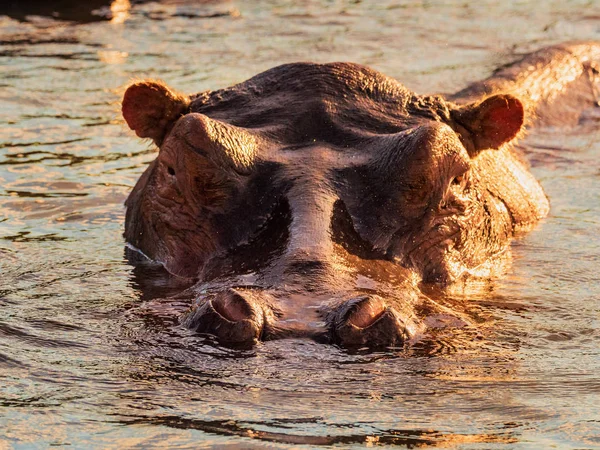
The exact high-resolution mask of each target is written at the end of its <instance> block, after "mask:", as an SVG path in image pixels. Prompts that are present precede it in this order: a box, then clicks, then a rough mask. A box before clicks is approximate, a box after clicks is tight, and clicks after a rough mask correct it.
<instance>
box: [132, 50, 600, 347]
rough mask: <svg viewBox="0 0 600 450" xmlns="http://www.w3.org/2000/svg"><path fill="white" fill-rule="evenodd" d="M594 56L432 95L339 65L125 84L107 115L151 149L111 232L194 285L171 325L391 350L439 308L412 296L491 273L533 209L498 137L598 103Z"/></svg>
mask: <svg viewBox="0 0 600 450" xmlns="http://www.w3.org/2000/svg"><path fill="white" fill-rule="evenodd" d="M599 61H600V45H598V44H594V43H578V44H565V45H561V46H555V47H550V48H546V49H543V50H540V51H538V52H536V53H533V54H531V55H528V56H526V57H525V58H524V59H522V60H521V61H519V62H517V63H515V64H513V65H511V66H508V67H505V68H503V69H501V70H499V71H497V72H496V73H495V74H494V75H493V76H492V77H490V78H489V79H487V80H484V81H482V82H479V83H475V84H473V85H472V86H470V87H468V88H467V89H465V90H463V91H460V92H458V93H457V94H455V95H452V96H448V97H446V98H444V97H443V96H420V95H417V94H414V93H412V92H410V91H409V90H408V89H406V88H405V87H403V86H402V85H401V84H399V83H398V82H397V81H395V80H393V79H390V78H388V77H386V76H384V75H382V74H380V73H378V72H375V71H374V70H372V69H369V68H367V67H364V66H360V65H357V64H349V63H332V64H324V65H320V64H309V63H298V64H289V65H284V66H279V67H276V68H274V69H271V70H268V71H266V72H264V73H261V74H259V75H257V76H255V77H254V78H251V79H250V80H248V81H246V82H244V83H241V84H238V85H235V86H233V87H230V88H227V89H223V90H219V91H213V92H203V93H200V94H197V95H193V96H191V97H188V96H184V95H181V94H177V93H175V92H174V91H173V90H171V89H170V88H168V87H166V86H165V85H163V84H160V83H158V82H155V81H142V82H137V83H134V84H132V85H131V86H130V87H129V88H128V90H127V92H126V93H125V96H124V99H123V115H124V117H125V119H126V121H127V123H128V125H129V126H130V128H131V129H133V130H134V131H135V132H136V134H137V135H138V136H140V137H149V138H151V139H153V140H154V142H155V143H156V145H157V146H158V147H159V148H160V151H159V154H158V157H157V158H156V160H155V161H154V162H153V163H152V164H151V165H150V167H149V168H148V169H147V170H146V172H145V173H144V174H143V175H142V177H141V178H140V180H139V181H138V183H137V185H136V186H135V188H134V190H133V192H132V193H131V195H130V196H129V198H128V200H127V202H126V206H127V217H126V224H125V238H126V240H127V241H128V242H129V243H130V244H131V245H133V246H134V247H136V248H137V249H139V250H141V251H142V252H143V253H144V254H146V255H147V256H148V257H150V258H151V259H153V260H156V261H159V262H161V263H162V264H163V265H164V267H165V268H166V269H167V270H168V271H169V272H171V273H172V274H175V275H177V276H180V277H187V278H191V279H194V280H197V284H196V285H195V287H194V288H193V289H192V291H191V292H192V293H194V295H195V297H196V300H195V306H194V307H193V308H192V310H191V311H190V313H189V314H187V315H186V316H185V317H184V318H183V323H184V325H186V326H188V327H190V328H192V329H194V330H197V331H199V332H203V333H209V334H212V335H215V336H217V337H218V338H219V339H220V340H221V341H222V342H225V343H230V344H231V343H239V344H248V343H253V342H256V341H257V340H265V339H276V338H281V337H286V336H305V337H312V338H314V339H317V340H319V341H323V342H331V343H336V344H339V345H342V346H346V347H364V346H367V347H378V346H390V345H402V344H403V343H404V342H406V341H407V340H409V339H411V338H412V337H414V336H416V335H419V334H420V333H423V332H424V331H425V330H426V327H427V326H428V325H432V324H436V323H447V322H449V321H448V320H446V319H445V318H444V317H449V316H451V315H452V314H450V313H447V312H445V311H442V310H441V309H440V307H438V306H436V305H435V304H434V303H433V302H431V301H429V299H428V298H427V296H425V295H423V293H422V291H421V290H422V289H423V288H427V286H439V287H442V288H448V287H452V286H453V285H456V284H464V283H466V282H467V281H468V280H472V279H487V280H489V279H492V278H493V277H495V276H497V275H499V274H501V273H502V271H503V270H504V269H505V267H506V262H507V260H509V258H510V254H509V244H510V241H511V238H512V236H513V235H514V233H515V231H518V230H522V229H527V228H529V227H531V226H532V225H534V224H535V223H536V222H537V221H539V220H540V219H541V218H543V217H544V216H545V215H546V214H547V213H548V209H549V206H548V201H547V199H546V197H545V195H544V192H543V191H542V188H541V187H540V185H539V184H538V182H537V181H536V180H535V179H534V177H533V176H532V175H531V173H530V172H529V170H528V167H527V165H526V164H525V163H524V162H523V159H522V157H521V155H519V154H518V152H516V150H515V149H514V143H515V141H516V138H518V137H519V136H520V135H521V134H522V133H523V132H524V128H525V127H529V128H531V127H533V126H535V125H536V124H544V125H547V124H552V125H572V124H573V123H575V122H576V121H577V119H578V117H579V116H580V114H581V113H582V111H584V110H585V109H586V108H590V107H594V106H597V104H598V103H597V102H598V95H597V93H598V91H597V89H598V76H597V75H598V70H597V67H598V66H597V64H598V62H599ZM459 316H460V315H459V314H457V315H456V317H455V318H454V319H455V320H451V321H450V322H452V323H454V324H456V323H464V322H461V320H460V319H457V317H459ZM434 326H435V325H434Z"/></svg>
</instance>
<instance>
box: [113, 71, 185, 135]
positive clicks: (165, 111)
mask: <svg viewBox="0 0 600 450" xmlns="http://www.w3.org/2000/svg"><path fill="white" fill-rule="evenodd" d="M189 105H190V98H189V97H187V96H185V95H182V94H179V93H177V92H174V91H173V90H171V89H169V88H168V87H167V86H165V85H164V84H162V83H160V82H157V81H152V80H146V81H138V82H135V83H133V84H132V85H130V86H129V87H128V88H127V91H125V95H124V96H123V103H122V106H121V110H122V112H123V117H124V118H125V120H126V121H127V125H129V128H131V129H132V130H134V131H135V134H137V135H138V136H139V137H141V138H152V139H153V140H154V142H155V143H156V145H160V144H161V143H162V140H163V138H164V137H165V135H166V134H167V131H169V129H170V128H171V127H172V126H173V123H174V122H175V121H176V120H177V119H178V118H179V117H181V116H182V115H183V114H185V112H186V111H187V109H188V108H189Z"/></svg>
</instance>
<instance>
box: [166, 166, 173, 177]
mask: <svg viewBox="0 0 600 450" xmlns="http://www.w3.org/2000/svg"><path fill="white" fill-rule="evenodd" d="M167 172H169V175H171V176H175V169H173V168H172V167H171V166H169V167H167Z"/></svg>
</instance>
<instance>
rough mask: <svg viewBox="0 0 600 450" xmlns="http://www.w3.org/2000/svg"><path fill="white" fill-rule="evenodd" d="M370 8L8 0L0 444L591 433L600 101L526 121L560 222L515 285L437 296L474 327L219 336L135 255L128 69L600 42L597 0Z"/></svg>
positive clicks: (206, 72) (206, 76)
mask: <svg viewBox="0 0 600 450" xmlns="http://www.w3.org/2000/svg"><path fill="white" fill-rule="evenodd" d="M367 3H368V2H346V1H341V0H340V1H337V0H336V1H324V0H323V1H317V0H315V1H301V2H290V1H276V0H272V1H266V0H265V1H255V2H236V1H230V2H226V1H202V2H190V1H184V0H169V1H162V2H138V1H131V2H128V1H97V2H89V1H88V2H70V1H68V0H62V1H59V2H41V1H40V2H35V1H31V0H21V1H19V2H10V1H9V2H8V3H7V2H4V3H2V5H1V6H0V58H1V63H2V64H0V66H1V67H2V69H1V71H0V86H1V88H0V98H1V101H2V110H1V112H0V309H1V311H2V314H1V315H0V429H1V430H3V432H2V433H0V448H4V447H6V446H8V447H9V448H10V447H11V446H16V447H18V446H22V447H31V446H42V447H45V446H49V445H53V446H63V445H64V446H66V445H69V446H71V447H77V448H80V447H86V448H87V447H102V448H123V447H135V446H139V447H144V448H147V447H148V448H154V447H161V448H162V447H165V446H169V447H177V446H181V447H190V446H203V445H204V446H206V447H209V446H211V445H221V446H224V447H227V446H231V447H235V446H236V445H240V443H241V444H242V445H243V446H244V447H246V448H263V446H264V445H265V444H267V445H269V446H273V447H277V446H280V445H281V446H284V445H285V444H308V445H309V446H323V445H333V444H337V445H338V446H342V447H347V446H362V445H365V446H377V445H399V446H405V447H418V446H441V447H459V448H500V447H502V448H514V447H519V448H542V447H549V446H552V445H554V446H556V447H559V448H573V447H576V448H589V447H594V446H599V445H600V439H599V438H598V436H600V426H599V422H598V421H597V419H596V417H598V414H599V410H598V406H597V403H598V395H599V394H600V382H599V381H598V377H597V374H598V371H599V370H600V354H599V353H600V352H599V349H598V338H599V334H600V331H599V330H600V324H599V323H598V310H597V298H598V294H599V291H600V289H599V281H598V276H597V272H596V267H597V266H598V262H599V261H598V259H599V256H598V255H600V251H599V250H600V243H599V240H598V237H597V229H598V225H599V221H598V217H599V216H600V214H599V213H600V211H599V209H600V202H599V201H598V200H599V199H600V190H599V187H598V186H599V185H598V179H599V175H600V162H599V161H600V158H598V153H599V151H600V144H599V142H600V139H599V137H600V131H599V130H600V126H599V122H598V115H597V113H594V112H592V113H590V114H588V115H587V116H586V119H585V120H584V121H583V122H582V123H581V124H580V125H579V126H578V127H576V128H575V129H573V130H564V129H546V130H542V131H540V132H537V133H535V134H532V135H530V136H529V137H528V138H527V141H526V151H527V153H528V155H529V159H530V161H531V162H532V165H533V167H534V171H535V173H536V175H537V176H538V177H539V178H540V179H541V180H542V183H543V185H544V187H545V189H546V191H547V193H548V195H549V197H550V199H551V203H552V213H551V216H550V217H549V218H548V219H547V220H546V221H545V222H544V223H543V224H542V225H541V226H539V227H537V228H536V229H535V230H534V231H533V232H532V233H530V234H528V235H526V236H524V237H523V238H522V239H519V240H518V241H517V242H516V243H515V245H514V249H513V252H514V255H515V263H514V268H513V271H512V272H511V274H509V275H508V276H507V277H506V278H505V279H503V280H500V281H499V282H497V283H495V284H494V285H492V286H485V287H484V288H482V289H481V291H480V292H477V293H472V294H469V295H468V296H467V297H465V296H463V297H457V298H440V301H442V302H444V305H445V306H447V307H449V308H452V309H455V310H460V311H461V312H463V313H464V314H465V317H467V318H468V321H469V323H470V324H471V325H469V326H466V327H463V328H459V329H451V330H444V329H440V330H438V331H437V332H435V333H432V335H431V336H429V337H428V338H427V339H423V340H421V341H419V342H418V343H416V344H415V345H413V346H411V347H408V348H403V349H396V350H390V351H387V352H377V353H367V352H360V351H359V352H355V353H349V352H346V351H342V350H340V349H338V348H336V347H333V346H324V345H319V344H316V343H314V342H311V341H308V340H301V339H289V340H281V341H273V342H266V343H263V344H261V345H259V346H258V347H256V348H253V349H250V350H233V349H226V348H222V347H220V346H218V345H217V344H216V343H215V342H213V341H212V340H211V339H210V338H209V337H206V336H199V335H194V334H192V333H190V332H188V331H186V330H184V329H182V328H181V327H179V326H178V324H177V316H178V315H179V314H181V313H182V312H183V311H185V310H187V308H188V307H189V304H190V302H189V299H187V298H185V295H182V296H179V297H178V296H175V297H172V296H173V295H175V294H178V293H180V292H182V291H184V290H185V288H186V287H187V286H186V285H185V284H184V283H182V282H181V280H178V279H175V278H173V277H171V276H169V275H168V274H166V273H165V272H164V271H163V270H162V269H161V267H160V266H156V265H154V264H152V263H150V262H147V261H146V262H143V261H140V263H141V265H137V266H135V267H134V266H132V265H130V264H129V263H128V261H127V259H126V258H125V254H124V243H123V241H122V238H121V233H122V223H123V216H124V211H123V206H122V203H123V201H124V199H125V197H126V195H127V193H128V192H129V190H130V189H131V187H132V185H133V183H134V182H135V180H136V179H137V178H138V177H139V175H140V173H141V172H142V170H143V169H144V167H145V166H146V165H147V163H148V162H149V161H151V160H152V159H153V158H154V154H155V153H154V150H153V149H152V148H151V147H150V146H148V144H146V143H144V142H138V141H136V140H135V139H132V138H131V137H130V134H129V133H128V132H127V130H126V129H125V126H124V125H123V124H122V122H121V119H120V118H119V113H118V110H119V106H118V100H119V95H120V93H121V92H122V90H123V86H124V85H125V84H126V83H127V82H128V81H130V80H131V79H132V78H135V77H144V76H151V77H156V78H161V79H164V80H165V81H167V82H168V83H169V84H170V85H172V86H174V87H177V88H178V89H180V90H182V91H187V92H197V91H201V90H204V89H212V88H217V87H223V86H225V85H228V84H231V83H234V82H237V81H241V80H243V79H245V78H247V77H249V76H252V75H254V74H255V73H257V72H259V71H261V70H264V69H267V68H269V67H271V66H273V65H276V64H280V63H285V62H291V61H297V60H315V61H332V60H350V61H356V62H361V63H364V64H368V65H372V66H374V67H375V68H377V69H379V70H382V71H383V72H385V73H387V74H389V75H391V76H394V77H396V78H398V79H400V80H401V81H403V82H404V83H406V84H407V86H409V87H410V88H412V89H415V90H417V91H418V92H423V93H424V92H451V91H453V90H457V89H458V88H460V87H463V86H465V85H466V84H467V83H468V82H470V81H473V80H475V79H478V78H482V77H484V76H486V75H487V74H489V72H490V71H491V70H492V69H493V68H494V67H497V66H499V65H501V64H503V63H505V62H508V61H510V60H511V59H513V58H514V55H515V54H519V53H522V52H525V51H529V50H532V49H534V48H538V47H541V46H543V45H547V44H550V43H553V42H557V41H563V40H566V39H574V38H581V39H596V40H599V39H600V29H599V28H598V21H597V18H598V17H600V7H599V6H598V5H596V4H595V3H592V2H588V1H583V0H582V1H576V0H570V1H566V2H565V1H561V2H559V1H548V2H546V4H545V7H544V8H539V7H537V6H536V4H534V3H527V2H495V1H487V2H479V3H465V2H458V1H456V2H435V1H432V2H421V1H415V2H394V1H391V0H389V1H388V0H386V1H382V2H377V3H376V4H374V3H369V4H367ZM431 295H432V296H434V293H432V294H431ZM169 297H171V298H169ZM440 320H442V318H440Z"/></svg>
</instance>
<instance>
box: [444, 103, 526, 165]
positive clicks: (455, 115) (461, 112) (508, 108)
mask: <svg viewBox="0 0 600 450" xmlns="http://www.w3.org/2000/svg"><path fill="white" fill-rule="evenodd" d="M451 117H452V119H453V120H454V122H455V125H456V131H457V132H458V133H459V135H460V137H461V140H462V142H463V144H465V147H466V148H467V151H468V152H469V154H470V155H471V156H475V155H476V154H478V153H479V152H480V151H482V150H485V149H496V148H499V147H500V146H501V145H502V144H504V143H506V142H508V141H510V140H511V139H513V138H514V137H515V136H516V135H517V134H519V131H521V127H522V126H523V120H524V117H525V112H524V108H523V104H522V103H521V101H520V100H519V99H518V98H516V97H514V96H512V95H510V94H500V95H494V96H492V97H488V98H487V99H485V100H483V101H482V102H480V103H472V104H470V105H466V106H462V107H458V108H456V109H454V110H451Z"/></svg>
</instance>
